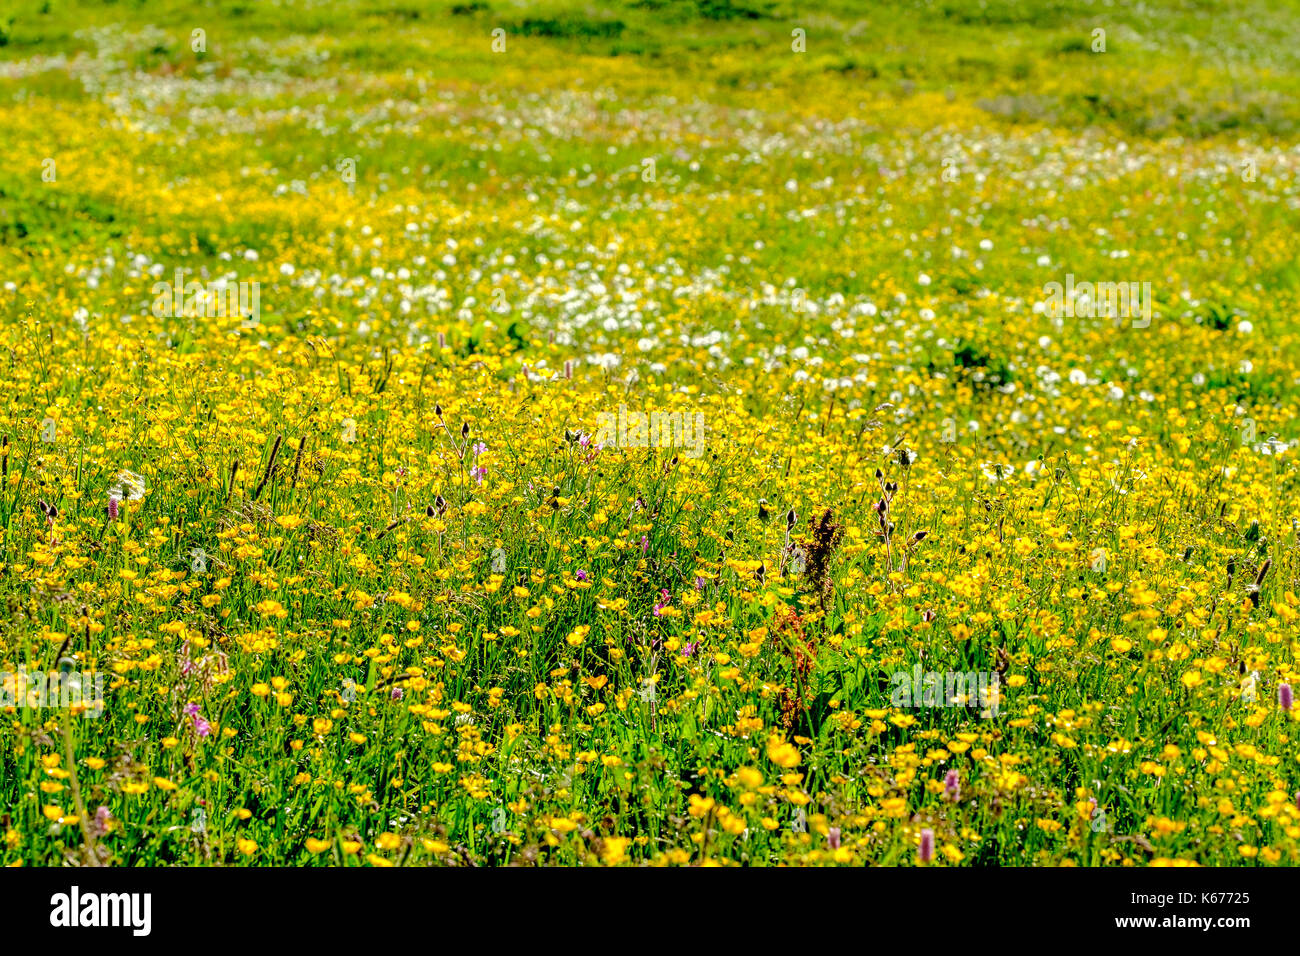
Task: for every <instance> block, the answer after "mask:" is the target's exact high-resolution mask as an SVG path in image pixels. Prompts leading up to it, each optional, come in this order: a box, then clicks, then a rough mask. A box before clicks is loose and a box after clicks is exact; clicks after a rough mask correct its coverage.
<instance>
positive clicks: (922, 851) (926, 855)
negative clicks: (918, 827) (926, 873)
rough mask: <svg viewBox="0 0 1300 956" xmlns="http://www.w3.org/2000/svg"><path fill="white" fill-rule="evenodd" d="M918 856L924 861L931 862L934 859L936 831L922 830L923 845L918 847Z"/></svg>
mask: <svg viewBox="0 0 1300 956" xmlns="http://www.w3.org/2000/svg"><path fill="white" fill-rule="evenodd" d="M916 858H917V859H918V860H920V861H921V862H922V863H929V862H930V861H931V860H933V859H934V831H933V830H922V831H921V845H920V846H919V847H917V848H916Z"/></svg>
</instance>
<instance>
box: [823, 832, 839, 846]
mask: <svg viewBox="0 0 1300 956" xmlns="http://www.w3.org/2000/svg"><path fill="white" fill-rule="evenodd" d="M826 845H827V846H829V847H830V848H831V849H832V850H838V849H839V848H840V828H839V827H831V828H830V830H829V831H827V833H826Z"/></svg>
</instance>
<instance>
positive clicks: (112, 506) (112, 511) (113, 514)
mask: <svg viewBox="0 0 1300 956" xmlns="http://www.w3.org/2000/svg"><path fill="white" fill-rule="evenodd" d="M108 520H109V521H116V520H117V499H116V498H114V497H113V496H112V495H110V496H109V498H108Z"/></svg>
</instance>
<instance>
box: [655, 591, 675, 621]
mask: <svg viewBox="0 0 1300 956" xmlns="http://www.w3.org/2000/svg"><path fill="white" fill-rule="evenodd" d="M672 600H673V597H672V595H671V594H669V593H668V589H667V588H664V589H663V590H661V591H660V592H659V603H658V604H656V605H655V617H658V616H659V612H660V611H662V610H663V609H664V608H666V607H667V606H668V605H669V604H671V603H672Z"/></svg>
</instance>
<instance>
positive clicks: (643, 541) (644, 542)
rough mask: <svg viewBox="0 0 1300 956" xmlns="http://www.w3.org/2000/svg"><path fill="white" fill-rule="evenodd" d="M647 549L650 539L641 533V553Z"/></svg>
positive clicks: (648, 548)
mask: <svg viewBox="0 0 1300 956" xmlns="http://www.w3.org/2000/svg"><path fill="white" fill-rule="evenodd" d="M649 550H650V539H649V538H647V537H646V536H645V535H641V553H642V554H645V553H646V552H647V551H649Z"/></svg>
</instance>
